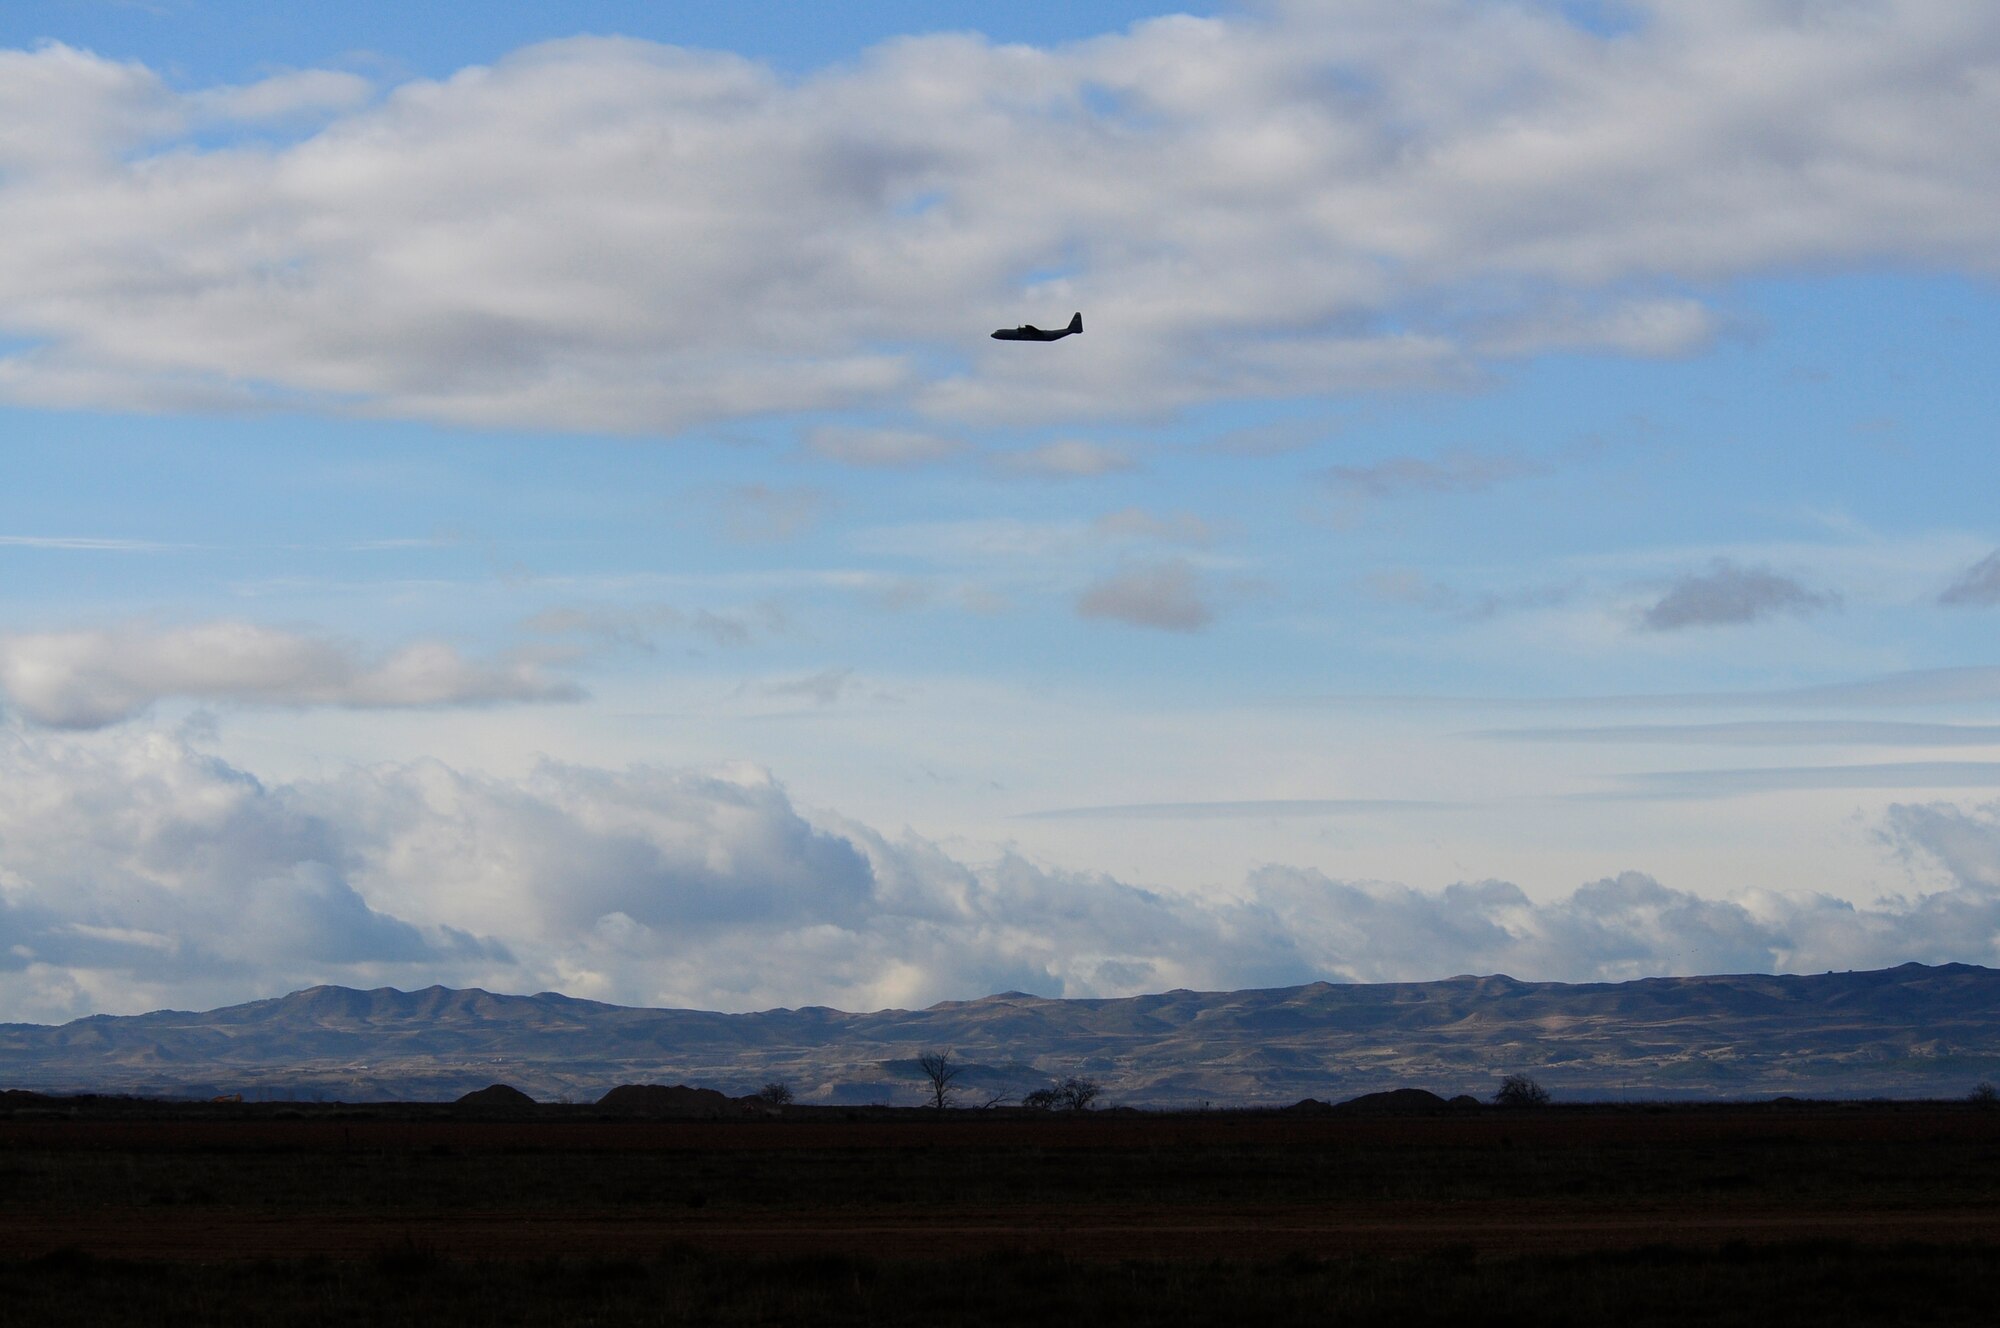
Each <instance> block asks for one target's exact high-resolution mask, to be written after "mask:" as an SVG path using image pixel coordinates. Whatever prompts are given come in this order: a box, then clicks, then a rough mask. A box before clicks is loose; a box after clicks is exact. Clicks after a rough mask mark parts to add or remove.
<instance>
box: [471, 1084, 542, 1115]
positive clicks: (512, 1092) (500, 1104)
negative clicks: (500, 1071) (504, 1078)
mask: <svg viewBox="0 0 2000 1328" xmlns="http://www.w3.org/2000/svg"><path fill="white" fill-rule="evenodd" d="M452 1105H454V1106H460V1107H469V1108H471V1109H472V1110H474V1111H521V1110H525V1109H526V1108H528V1107H532V1106H534V1105H535V1099H533V1098H531V1097H529V1096H528V1095H527V1094H526V1093H523V1092H522V1091H521V1090H520V1089H518V1088H514V1087H511V1086H510V1085H507V1084H492V1085H489V1086H488V1087H486V1088H481V1089H479V1090H477V1091H475V1092H471V1093H467V1094H466V1095H465V1096H464V1097H462V1098H460V1099H459V1100H458V1101H457V1102H455V1103H453V1104H452Z"/></svg>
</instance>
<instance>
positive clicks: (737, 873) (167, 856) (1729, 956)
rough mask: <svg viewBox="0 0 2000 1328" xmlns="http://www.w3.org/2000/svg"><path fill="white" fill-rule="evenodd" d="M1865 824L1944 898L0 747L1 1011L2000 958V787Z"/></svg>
mask: <svg viewBox="0 0 2000 1328" xmlns="http://www.w3.org/2000/svg"><path fill="white" fill-rule="evenodd" d="M1882 835H1883V841H1884V843H1885V845H1886V846H1887V847H1888V848H1889V849H1891V850H1892V851H1893V852H1894V853H1896V854H1899V855H1901V856H1902V857H1903V858H1905V859H1906V860H1907V861H1908V863H1909V864H1910V866H1911V867H1912V868H1913V869H1914V870H1916V871H1917V872H1919V873H1920V874H1924V875H1927V876H1929V877H1932V878H1934V880H1935V887H1934V888H1932V889H1930V890H1928V891H1927V892H1925V893H1921V894H1918V895H1915V896H1913V897H1909V898H1901V897H1899V898H1892V899H1886V900H1883V901H1881V902H1879V903H1877V904H1875V905H1873V906H1869V907H1857V906H1855V905H1852V904H1849V903H1846V902H1844V901H1840V900H1836V899H1831V898H1828V897H1825V896H1820V895H1812V894H1804V895H1790V894H1787V895H1778V894H1773V893H1770V892H1767V891H1758V890H1751V891H1748V892H1745V893H1742V894H1740V895H1737V896H1735V897H1733V898H1724V899H1717V898H1705V897H1702V896H1699V895H1696V894H1694V893H1690V892H1688V891H1684V890H1678V889H1674V888H1671V887H1668V886H1666V885H1663V884H1662V883H1660V882H1658V881H1656V880H1654V879H1652V878H1650V877H1648V876H1646V875H1643V874H1641V873H1637V872H1626V873H1623V874H1620V875H1618V876H1614V877H1610V878H1607V879H1604V880H1599V881H1595V882H1592V883H1588V884H1585V885H1583V886H1581V887H1579V888H1578V889H1576V890H1575V891H1573V892H1572V893H1570V894H1569V895H1567V896H1565V897H1562V898H1556V899H1552V900H1548V901H1546V902H1536V901H1534V900H1531V899H1530V898H1529V897H1528V896H1527V895H1526V894H1525V893H1524V892H1523V891H1522V890H1521V889H1519V888H1518V887H1516V886H1514V885H1512V884H1509V883H1506V882H1501V881H1473V882H1466V883H1461V884H1458V885H1453V886H1451V887H1449V888H1446V889H1443V890H1437V891H1427V890H1418V889H1413V888H1411V887H1408V886H1404V885H1398V884H1394V883H1386V882H1365V881H1343V880H1338V879H1334V878H1331V877H1328V876H1326V875H1324V874H1322V873H1319V872H1316V871H1310V870H1302V869H1296V868H1287V867H1269V868H1264V869H1260V870H1258V871H1255V872H1252V873H1251V874H1250V875H1249V876H1248V877H1247V878H1246V879H1245V880H1244V881H1243V883H1242V884H1241V887H1240V888H1239V889H1238V890H1236V891H1235V892H1233V897H1210V898H1195V897H1189V896H1183V895H1175V894H1166V893H1162V892H1159V891H1153V890H1148V889H1144V888H1141V887H1138V886H1134V885H1131V884H1128V883H1125V882H1121V881H1118V880H1115V879H1111V878H1109V877H1105V876H1102V875H1083V874H1075V873H1068V872H1062V871H1058V870H1054V869H1050V868H1047V867H1043V866H1039V865H1036V864H1034V863H1031V862H1028V861H1026V860H1024V859H1022V858H1020V857H1017V856H1013V855H1003V856H1001V857H1000V858H998V859H997V860H995V861H992V862H989V863H986V864H969V863H966V862H963V861H960V860H958V859H955V858H953V857H951V856H949V855H947V854H946V853H945V852H944V851H943V850H942V849H940V848H939V847H938V846H937V845H935V844H932V843H929V842H926V841H924V840H922V839H919V838H915V837H912V836H907V835H906V836H905V837H903V838H902V839H896V840H892V839H889V838H887V837H885V836H883V835H881V834H879V833H877V832H875V831H873V830H870V829H868V828H867V827H865V826H860V825H856V824H854V823H851V822H847V821H843V820H839V819H837V818H831V817H825V816H822V817H808V816H806V815H804V814H802V813H801V812H800V811H799V809H798V808H796V807H795V806H794V805H793V804H792V802H791V800H790V798H789V797H788V795H787V794H786V792H785V790H784V789H783V787H782V786H780V785H778V784H777V783H775V782H774V781H772V780H771V779H770V777H769V776H768V775H765V774H764V773H762V772H761V771H758V770H756V769H754V768H748V767H745V768H737V769H729V770H720V771H706V772H704V771H691V770H661V769H652V768H645V767H637V768H632V769H627V770H604V769H593V768H589V767H581V766H569V765H559V764H553V763H545V764H543V765H542V766H540V767H539V768H537V769H536V770H535V771H534V772H533V773H532V774H530V775H528V776H526V777H524V778H520V779H500V778H493V777H487V776H481V775H476V774H470V773H467V772H463V771H458V770H453V769H450V768H448V767H445V766H443V765H440V764H438V763H436V762H428V761H423V762H416V763H413V764H408V765H396V766H380V767H373V768H367V769H350V770H347V771H345V772H342V773H339V774H336V775H334V776H332V777H330V778H326V779H322V780H314V781H299V782H293V783H279V784H268V783H265V782H262V781H259V780H258V779H255V778H253V777H252V776H250V775H249V774H247V773H246V772H244V771H242V770H240V769H236V768H233V767H231V766H229V765H228V764H226V763H224V762H222V761H219V760H217V759H215V758H213V757H209V756H205V755H203V754H201V753H200V752H198V751H196V750H194V749H192V748H190V747H189V746H187V745H186V744H185V743H183V742H179V741H176V740H172V739H169V738H166V737H163V736H160V735H157V734H143V733H135V732H133V731H131V730H117V731H113V732H111V733H107V734H96V735H89V736H87V737H81V738H79V737H69V736H50V735H35V736H27V735H21V734H18V733H15V734H5V733H0V1019H10V1018H11V1019H19V1018H24V1017H32V1018H57V1017H64V1016H68V1015H73V1014H79V1013H85V1012H87V1011H88V1010H89V1009H90V1008H103V1009H109V1010H126V1011H129V1010H133V1009H140V1008H155V1007H157V1006H160V1005H172V1006H178V1007H183V1008H185V1007H199V1006H202V1005H206V1004H215V1003H220V1002H223V1001H227V1000H241V999H248V998H251V997H256V996H264V995H270V994H275V993H278V992H281V991H285V990H290V989H292V988H295V987H298V986H302V985H307V984H310V983H312V982H322V981H324V982H345V983H349V984H363V985H372V984H375V983H382V982H393V983H396V984H398V985H404V986H417V985H424V984H427V983H429V982H431V981H447V982H453V983H458V984H461V985H465V984H473V983H477V984H479V985H484V986H488V987H491V988H495V989H500V990H517V991H532V990H542V989H550V988H553V989H560V990H566V991H569V992H572V993H573V994H578V995H585V996H592V997H599V998H603V999H610V1000H618V1001H626V1002H635V1003H659V1004H675V1005H693V1006H705V1007H711V1008H725V1009H746V1008H764V1007H769V1006H774V1005H802V1004H813V1003H827V1004H834V1005H840V1006H843V1007H846V1008H850V1009H854V1008H879V1007H881V1006H885V1005H902V1006H910V1005H921V1004H928V1003H930V1002H932V1001H936V1000H942V999H950V998H963V997H968V996H975V995H981V994H985V993H988V992H991V991H999V990H1007V989H1010V988H1020V989H1026V990H1035V991H1041V992H1045V993H1048V994H1062V995H1070V996H1100V995H1122V994H1131V993H1137V992H1144V991H1158V990H1165V989H1168V988H1172V987H1177V986H1188V987H1196V988H1203V989H1209V990H1214V989H1227V988H1233V987H1245V986H1271V985H1282V984H1286V983H1293V982H1305V981H1310V980H1315V979H1319V978H1335V979H1340V978H1346V979H1353V980H1363V981H1387V980H1417V979H1429V978H1437V977H1443V976H1448V975H1450V974H1453V973H1460V972H1496V971H1499V972H1508V973H1512V974H1513V975H1515V976H1517V977H1523V978H1531V979H1559V980H1573V981H1577V980H1615V979H1622V978H1630V977H1639V976H1645V975H1649V974H1663V973H1703V972H1744V971H1794V972H1796V971H1814V970H1818V969H1823V968H1828V967H1877V966H1887V965H1891V964H1894V963H1899V962H1902V961H1904V960H1908V959H1918V960H1923V961H1926V962H1938V961H1943V960H1951V959H1957V960H1965V961H1971V962H1985V963H1991V962H1995V961H1996V959H2000V806H1994V807H1987V808H1985V809H1983V810H1966V809H1962V808H1958V807H1953V806H1949V805H1930V806H1900V807H1896V808H1894V809H1892V810H1891V812H1890V813H1889V815H1888V817H1887V819H1886V820H1885V822H1884V824H1883V829H1882Z"/></svg>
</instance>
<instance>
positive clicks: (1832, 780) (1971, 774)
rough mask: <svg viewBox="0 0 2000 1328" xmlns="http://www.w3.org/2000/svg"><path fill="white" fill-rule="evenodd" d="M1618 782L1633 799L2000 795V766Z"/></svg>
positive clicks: (1853, 768)
mask: <svg viewBox="0 0 2000 1328" xmlns="http://www.w3.org/2000/svg"><path fill="white" fill-rule="evenodd" d="M1617 782H1618V783H1619V784H1620V785H1622V786H1623V788H1624V791H1625V793H1626V794H1628V795H1642V796H1647V797H1679V798H1734V797H1743V796H1747V795H1751V794H1758V793H1782V792H1789V791H1792V790H1796V789H1989V790H1992V791H1994V792H1995V793H2000V761H1898V762H1885V763H1880V764H1874V765H1816V766H1770V767H1763V768H1759V769H1741V770H1657V771H1648V772H1646V773H1643V774H1633V775H1621V776H1619V777H1618V781H1617Z"/></svg>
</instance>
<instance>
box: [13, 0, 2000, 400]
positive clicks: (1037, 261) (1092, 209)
mask: <svg viewBox="0 0 2000 1328" xmlns="http://www.w3.org/2000/svg"><path fill="white" fill-rule="evenodd" d="M1573 8H1574V7H1573V6H1569V5H1565V4H1561V3H1557V2H1556V0H1544V2H1539V3H1536V2H1531V3H1522V4H1509V5H1492V4H1488V3H1483V2H1482V0H1437V2H1436V3H1427V4H1421V5H1412V4H1407V3H1403V2H1402V0H1359V2H1358V3H1349V4H1341V5H1336V6H1327V5H1314V4H1303V3H1290V2H1289V0H1267V2H1266V3H1263V4H1260V5H1258V6H1257V7H1255V8H1254V9H1250V10H1248V11H1247V12H1237V13H1231V14H1228V15H1226V16H1222V17H1215V18H1193V17H1187V16H1175V17H1167V18H1161V19H1157V20H1153V21H1149V22H1143V23H1139V24H1136V25H1133V26H1132V27H1130V28H1129V29H1127V30H1125V31H1123V32H1120V33H1116V34H1111V35H1107V36H1104V37H1101V38H1098V39H1095V40H1091V41H1084V42H1078V43H1073V44H1069V45H1064V46H1061V47H1056V48H1050V49H1040V48H1035V47H1029V46H1021V45H1007V46H999V45H993V44H991V43H988V42H986V41H984V40H982V39H980V38H978V37H976V36H970V35H945V36H934V37H925V38H920V39H911V40H904V41H896V42H890V43H887V44H885V45H883V46H881V47H879V48H877V49H875V50H873V51H871V52H869V53H867V54H866V55H865V56H864V57H862V58H860V59H858V60H856V61H853V62H850V63H848V64H845V65H843V66H840V67H838V68H835V69H830V70H826V71H823V72H820V73H818V74H815V75H812V76H809V77H806V78H801V79H784V78H781V77H779V76H777V75H776V74H775V73H774V72H773V71H771V70H770V69H768V68H766V67H763V66H761V65H758V64H755V63H752V62H749V61H745V60H741V59H737V58H735V57H731V56H727V55H720V54H709V53H700V52H692V51H686V50H680V49H676V48H671V47H664V46H658V45H653V44H649V43H645V42H638V41H627V40H616V39H601V38H579V39H573V40H567V41H561V42H552V43H548V44H545V45H540V46H534V47H530V48H527V49H524V50H521V51H518V52H515V53H514V54H512V55H510V56H508V57H507V58H505V59H503V60H501V61H499V62H497V63H495V64H494V65H492V66H490V67H482V68H471V69H466V70H462V71H460V72H458V73H456V74H454V75H453V76H451V77H449V78H445V79H439V80H423V79H419V80H411V81H408V82H406V83H403V84H401V85H400V86H396V87H392V88H389V89H386V90H385V91H383V92H382V93H381V95H376V94H375V92H374V91H373V90H371V89H368V88H366V87H364V86H363V85H361V84H359V83H357V82H355V81H354V80H352V79H351V78H348V77H347V76H344V75H336V74H328V73H325V72H323V71H301V72H298V73H294V74H287V75H283V76H280V77H278V78H274V79H272V80H269V81H267V82H266V83H263V84H258V85H254V86H252V87H250V88H242V89H212V90H197V91H194V92H181V91H177V90H175V89H173V88H172V87H170V86H168V85H167V84H166V83H165V82H164V81H163V80H162V79H161V78H160V77H159V76H158V75H157V74H155V73H154V72H152V71H150V70H147V69H145V68H142V67H139V66H136V65H132V64H128V63H120V62H116V61H111V60H105V59H102V58H99V57H96V56H93V55H89V54H87V53H84V52H79V51H76V50H72V49H69V48H65V47H60V46H51V47H45V48H43V49H41V50H38V51H34V52H22V51H13V52H4V53H0V126H4V128H0V171H4V175H0V231H4V233H5V234H6V235H8V236H9V237H10V243H9V244H8V246H7V247H6V250H5V252H4V253H0V310H5V316H4V326H0V332H4V333H5V335H7V336H8V337H10V338H17V339H22V340H25V341H27V342H29V343H32V345H33V348H32V349H29V350H24V351H19V352H16V353H14V354H12V355H10V356H8V357H7V358H6V359H5V360H0V394H4V395H5V397H6V398H8V399H11V400H15V401H28V402H38V403H43V404H82V403H88V404H90V405H93V406H96V407H103V406H104V405H106V404H115V405H122V406H127V407H146V408H169V409H192V408H216V407H226V406H230V405H242V404H245V403H254V402H263V401H268V400H271V399H274V398H275V399H278V400H281V401H283V402H285V403H286V404H287V405H291V406H297V405H300V404H305V405H317V406H319V407H321V408H324V409H329V410H345V411H354V412H359V413H364V414H386V415H395V416H402V417H419V418H427V419H442V420H451V421H457V422H466V423H474V424H489V423H497V424H506V425H510V426H518V425H522V424H529V425H535V426H548V427H558V428H568V429H604V430H615V431H627V432H670V431H673V430H675V429H678V428H683V427H686V426H688V425H690V424H694V423H697V422H702V421H712V420H717V419H722V418H726V417H731V416H740V415H747V414H767V413H784V412H792V411H801V410H810V409H842V410H851V409H857V408H870V407H884V408H889V409H893V410H897V411H903V410H909V409H917V410H927V411H932V412H937V413H942V414H947V415H953V416H955V417H956V418H960V419H973V418H976V419H979V420H982V421H985V420H996V419H1032V418H1041V419H1050V418H1066V417H1077V416H1088V415H1107V414H1115V415H1126V416H1144V415H1149V414H1159V413H1161V412H1166V411H1171V410H1173V409H1175V408H1176V407H1178V406H1182V405H1186V404H1189V403H1193V402H1199V401H1207V400H1213V399H1216V398H1219V397H1230V396H1296V395H1302V394H1308V393H1310V394H1320V393H1324V392H1327V391H1330V390H1338V389H1341V388H1345V387H1378V386H1383V385H1388V384H1399V383H1417V382H1437V381H1463V380H1464V379H1466V378H1467V377H1469V376H1472V375H1474V374H1476V373H1477V371H1478V370H1479V368H1480V367H1481V365H1482V363H1483V362H1484V361H1486V360H1488V359H1490V358H1491V357H1494V356H1505V355H1519V354H1527V353H1533V352H1535V351H1538V350H1541V349H1544V348H1549V347H1562V348H1581V349H1598V350H1609V351H1613V352H1616V353H1624V354H1642V355H1658V354H1674V353H1681V352H1683V351H1685V350H1687V349H1690V348H1694V347H1698V346H1699V345H1700V344H1701V343H1702V341H1703V340H1704V338H1705V337H1707V336H1708V335H1709V334H1710V332H1711V329H1712V327H1713V325H1714V322H1715V316H1714V315H1713V314H1712V313H1711V312H1710V311H1709V310H1707V309H1706V308H1705V307H1704V306H1703V304H1702V300H1701V296H1700V292H1702V291H1704V290H1708V289H1714V288H1715V287H1716V285H1717V284H1718V283H1724V282H1727V281H1729V280H1731V279H1734V278H1738V277H1742V276H1745V275H1749V274H1756V273H1760V272H1766V271H1771V270H1794V271H1795V270H1799V269H1801V268H1803V267H1808V266H1821V267H1826V266H1838V265H1843V264H1846V265H1864V264H1865V265H1871V266H1872V265H1879V264H1881V263H1883V262H1891V263H1898V262H1900V263H1904V264H1910V265H1918V266H1925V267H1931V268H1943V269H1951V270H1962V271H1973V272H1980V273H1991V272H1992V271H1994V270H1995V268H1996V265H2000V263H1996V260H2000V248H1996V240H1995V236H1996V235H2000V225H1996V224H1995V222H1996V218H1995V215H1994V203H1993V200H1994V198H1995V197H1996V196H2000V189H1996V187H1995V186H1996V180H2000V143H1996V141H1995V138H1994V136H1993V135H1992V134H1991V132H1990V126H1991V125H1992V124H1993V123H1994V122H1995V120H1996V119H2000V78H1995V77H1994V72H1995V70H1996V68H2000V13H1996V12H1995V11H1994V9H1993V8H1992V7H1991V6H1990V5H1985V4H1981V3H1977V0H1868V2H1867V3H1856V4H1849V5H1842V6H1837V7H1833V8H1830V9H1829V8H1827V7H1824V6H1801V5H1790V4H1730V5H1685V4H1670V3H1665V2H1664V0H1653V2H1650V3H1641V4H1636V5H1633V6H1630V10H1631V22H1630V24H1628V25H1623V26H1622V29H1621V31H1619V32H1618V33H1616V34H1604V33H1600V32H1594V31H1591V30H1590V29H1589V28H1587V27H1585V26H1582V25H1580V24H1579V23H1578V22H1576V21H1573V20H1572V19H1571V18H1570V17H1569V13H1570V11H1571V10H1572V9H1573ZM299 113H311V114H313V115H316V116H319V117H322V118H323V123H322V122H319V121H315V122H314V126H315V127H312V128H310V129H307V130H300V131H298V132H296V133H294V134H293V135H292V136H291V138H290V140H289V141H281V142H279V143H277V144H275V145H259V144H246V143H243V142H241V141H239V140H240V136H232V135H229V134H227V133H224V134H222V135H219V136H213V135H211V134H210V133H209V132H208V131H209V130H210V129H212V128H213V127H214V126H215V125H216V124H217V123H220V124H221V125H222V127H223V128H224V129H227V128H228V126H229V125H230V124H232V123H247V122H268V121H270V120H271V119H273V118H274V117H275V118H278V119H281V120H282V119H283V118H284V117H286V116H289V115H294V114H299ZM218 137H219V138H220V140H221V141H220V142H218V141H217V138H218ZM1052 274H1053V275H1052ZM1074 307H1084V308H1086V309H1087V311H1088V312H1089V314H1090V317H1091V320H1092V321H1091V327H1092V332H1091V333H1090V334H1089V335H1087V336H1084V337H1081V338H1072V339H1070V340H1068V341H1065V342H1063V343H1061V344H1060V345H1058V346H1055V347H1037V348H1034V349H1035V350H1036V351H1052V352H1054V353H1053V354H1033V355H1023V354H1021V353H1019V352H1020V350H1021V348H1020V347H1018V346H1011V345H1002V344H1001V343H993V342H990V341H988V340H987V339H986V336H985V333H986V332H987V330H989V329H990V328H991V327H993V326H995V325H997V324H999V323H1001V322H1005V321H1008V320H1009V319H1010V318H1011V317H1012V314H1011V313H1010V312H1009V311H1013V310H1018V309H1025V308H1060V309H1068V308H1074ZM982 311H984V312H982Z"/></svg>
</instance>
